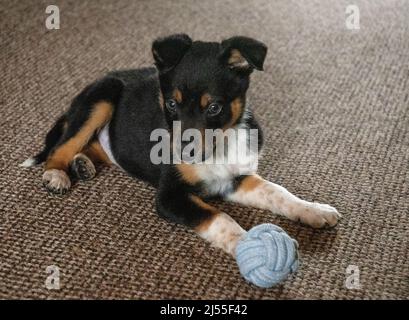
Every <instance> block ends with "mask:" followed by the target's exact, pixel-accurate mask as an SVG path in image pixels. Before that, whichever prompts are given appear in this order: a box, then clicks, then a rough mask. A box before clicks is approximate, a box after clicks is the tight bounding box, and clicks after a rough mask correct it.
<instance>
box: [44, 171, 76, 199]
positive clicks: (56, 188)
mask: <svg viewBox="0 0 409 320" xmlns="http://www.w3.org/2000/svg"><path fill="white" fill-rule="evenodd" d="M43 185H44V187H45V188H46V189H47V191H48V193H49V194H51V195H56V196H62V195H64V194H66V193H67V191H68V190H69V189H70V187H71V181H70V178H69V177H68V175H67V173H66V172H65V171H63V170H58V169H50V170H47V171H45V172H44V174H43Z"/></svg>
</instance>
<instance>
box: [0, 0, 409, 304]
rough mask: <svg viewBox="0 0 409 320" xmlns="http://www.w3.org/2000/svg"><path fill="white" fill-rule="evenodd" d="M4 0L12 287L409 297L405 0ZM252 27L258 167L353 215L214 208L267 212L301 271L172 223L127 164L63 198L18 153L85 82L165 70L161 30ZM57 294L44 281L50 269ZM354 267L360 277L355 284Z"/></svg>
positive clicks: (132, 294) (6, 211) (1, 57)
mask: <svg viewBox="0 0 409 320" xmlns="http://www.w3.org/2000/svg"><path fill="white" fill-rule="evenodd" d="M53 3H55V4H57V5H59V7H60V13H61V29H60V30H47V29H46V28H45V25H44V21H45V17H46V14H45V7H46V5H47V4H49V3H48V2H40V1H28V0H27V1H18V2H14V1H11V2H10V1H6V0H0V30H1V38H0V71H1V72H0V110H1V114H0V123H1V126H0V145H1V153H0V298H136V299H139V298H145V299H146V298H153V299H160V298H194V299H204V298H216V299H219V298H227V299H230V298H240V299H249V298H252V299H295V298H297V299H311V298H329V299H354V298H359V299H360V298H392V299H394V298H400V299H403V298H404V299H408V298H409V261H408V260H409V259H408V252H409V246H408V238H409V217H408V216H409V115H408V108H409V99H408V95H409V80H408V79H409V32H408V31H409V30H408V28H409V22H408V21H409V2H408V1H405V0H402V1H392V0H391V1H386V0H385V1H369V0H368V1H354V3H356V4H358V6H359V8H360V13H361V29H360V30H359V31H351V30H347V29H346V27H345V16H346V15H345V8H346V6H347V4H350V1H327V0H322V1H321V0H320V1H315V0H314V1H311V0H309V1H288V0H277V1H271V0H265V1H264V0H256V1H246V0H239V1H237V0H235V1H233V0H232V1H223V2H222V1H184V2H181V1H131V0H129V1H61V0H58V1H54V2H53ZM173 32H186V33H188V34H190V35H191V36H192V37H193V38H194V39H203V40H221V39H223V38H226V37H229V36H232V35H247V36H252V37H255V38H257V39H260V40H262V41H264V42H265V43H266V44H267V45H268V47H269V54H268V57H267V61H266V66H265V72H262V73H255V74H254V76H253V82H252V87H251V90H250V93H249V98H250V102H251V103H252V105H253V107H254V109H255V111H256V114H257V115H258V117H259V118H260V120H261V123H262V124H263V126H264V127H265V134H266V144H265V145H266V147H265V150H264V156H263V158H262V160H261V163H260V173H261V174H262V175H263V176H265V177H266V178H268V179H270V180H272V181H274V182H277V183H280V184H282V185H284V186H285V187H287V188H288V189H289V190H290V191H292V192H294V193H296V194H297V195H299V196H302V197H304V198H306V199H307V200H310V201H321V202H326V203H330V204H331V205H334V206H335V207H337V208H338V209H339V210H340V212H341V213H342V214H343V218H342V220H341V221H340V223H339V225H338V226H337V227H336V228H334V229H331V230H321V231H317V230H313V229H311V228H308V227H305V226H301V225H299V224H296V223H292V222H290V221H288V220H285V219H283V218H280V217H277V216H274V215H272V214H270V213H269V212H266V211H261V210H255V209H249V208H243V207H239V206H234V205H231V204H221V203H220V204H217V205H218V206H219V207H221V208H222V209H223V210H224V211H226V212H228V213H229V214H231V215H232V216H233V217H234V218H235V219H237V220H238V221H239V222H240V224H242V225H243V226H244V227H245V228H250V227H252V226H254V225H256V224H259V223H264V222H272V223H275V224H278V225H279V226H281V227H282V228H284V229H285V230H286V231H287V232H288V233H289V234H290V235H291V236H293V237H295V238H296V239H297V240H298V241H299V244H300V252H301V256H302V264H301V267H300V270H299V272H298V273H297V274H296V275H295V276H293V277H291V278H290V279H289V280H288V281H286V282H285V283H283V284H282V285H280V286H278V287H276V288H273V289H269V290H265V289H259V288H256V287H254V286H251V285H249V284H248V283H246V282H245V281H244V280H243V279H242V278H241V277H240V274H239V272H238V269H237V267H236V264H235V261H234V260H233V259H232V258H230V257H228V256H227V255H226V254H224V253H223V252H221V251H219V250H217V249H214V248H211V247H210V246H209V245H208V244H207V243H205V242H204V241H202V240H201V239H199V238H198V237H197V236H196V235H195V234H194V233H193V232H191V231H188V230H186V229H185V228H183V227H180V226H177V225H172V224H169V223H166V222H164V221H162V220H161V219H159V218H158V217H157V216H156V214H155V210H154V204H153V200H154V193H155V191H154V189H152V188H151V187H148V186H147V185H145V184H144V183H142V182H139V181H135V180H133V179H131V178H130V177H128V176H126V175H125V174H124V173H122V172H121V171H119V170H117V169H114V168H103V169H102V171H100V173H99V174H98V176H97V177H96V179H95V180H94V181H91V182H87V183H80V184H77V185H75V186H74V188H73V189H72V191H71V192H70V193H69V194H68V195H67V196H66V197H65V198H64V199H54V198H51V197H49V196H48V195H47V193H46V192H45V191H44V190H43V188H42V186H41V174H42V169H41V168H35V169H32V170H23V169H20V168H19V167H18V166H17V164H18V163H20V162H22V161H23V160H24V159H25V158H27V157H28V156H31V155H33V154H34V153H35V152H36V151H38V150H39V148H40V147H41V146H42V142H43V138H44V135H45V133H46V131H47V129H48V128H49V127H50V126H51V125H52V123H53V122H54V121H55V119H56V117H57V116H58V115H59V114H60V113H61V112H62V111H63V110H65V109H66V108H67V107H68V106H69V103H70V100H71V99H72V98H73V97H74V95H75V94H77V93H78V92H79V91H80V90H81V89H82V88H83V87H84V86H85V85H86V84H88V83H89V82H90V81H93V80H94V79H95V78H97V77H99V76H101V75H103V74H104V72H106V71H108V70H112V69H119V68H131V67H132V68H134V67H139V66H147V65H150V64H151V63H152V58H151V56H150V44H151V41H152V40H153V39H154V38H155V37H157V36H160V35H165V34H168V33H173ZM49 265H56V266H58V268H59V270H60V289H59V290H48V289H47V288H46V287H45V280H46V277H47V273H46V267H47V266H49ZM349 265H356V266H358V268H359V271H360V288H359V289H352V290H351V289H347V288H346V286H345V284H344V282H345V279H346V268H347V267H348V266H349Z"/></svg>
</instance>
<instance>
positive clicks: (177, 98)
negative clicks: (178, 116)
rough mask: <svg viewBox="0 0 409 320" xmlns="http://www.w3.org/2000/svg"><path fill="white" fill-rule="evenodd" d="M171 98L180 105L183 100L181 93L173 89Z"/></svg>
mask: <svg viewBox="0 0 409 320" xmlns="http://www.w3.org/2000/svg"><path fill="white" fill-rule="evenodd" d="M173 97H174V98H175V100H176V101H177V102H178V103H181V102H182V100H183V96H182V92H181V91H180V90H179V89H175V91H173Z"/></svg>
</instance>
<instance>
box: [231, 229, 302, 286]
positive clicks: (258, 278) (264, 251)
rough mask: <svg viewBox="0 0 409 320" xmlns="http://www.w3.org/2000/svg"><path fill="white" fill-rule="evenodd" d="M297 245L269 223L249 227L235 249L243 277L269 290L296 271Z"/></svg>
mask: <svg viewBox="0 0 409 320" xmlns="http://www.w3.org/2000/svg"><path fill="white" fill-rule="evenodd" d="M297 249H298V243H297V241H295V240H294V239H292V238H291V237H290V236H289V235H288V234H287V233H286V232H285V231H284V230H283V229H281V228H280V227H278V226H275V225H273V224H271V223H264V224H260V225H258V226H255V227H254V228H252V229H251V230H250V231H249V232H247V233H246V234H245V236H244V237H243V238H242V239H240V241H239V242H238V244H237V247H236V260H237V264H238V266H239V269H240V273H241V274H242V276H243V277H244V278H245V279H246V280H247V281H249V282H251V283H253V284H255V285H256V286H259V287H262V288H271V287H272V286H274V285H276V284H278V283H280V282H281V281H283V280H284V279H286V278H287V276H288V275H289V274H290V273H293V272H295V271H297V269H298V265H299V261H298V250H297Z"/></svg>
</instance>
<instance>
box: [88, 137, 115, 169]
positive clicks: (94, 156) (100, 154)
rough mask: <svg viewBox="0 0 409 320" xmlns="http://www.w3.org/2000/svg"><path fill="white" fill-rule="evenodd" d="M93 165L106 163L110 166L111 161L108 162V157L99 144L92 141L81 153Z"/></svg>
mask: <svg viewBox="0 0 409 320" xmlns="http://www.w3.org/2000/svg"><path fill="white" fill-rule="evenodd" d="M83 153H84V154H85V155H86V156H87V157H88V158H90V160H91V161H92V162H93V163H98V162H101V163H106V164H112V162H111V160H109V157H108V155H107V154H106V153H105V151H104V149H102V146H101V144H100V143H99V141H94V142H92V143H91V144H90V145H88V146H87V147H86V149H85V150H84V152H83Z"/></svg>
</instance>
